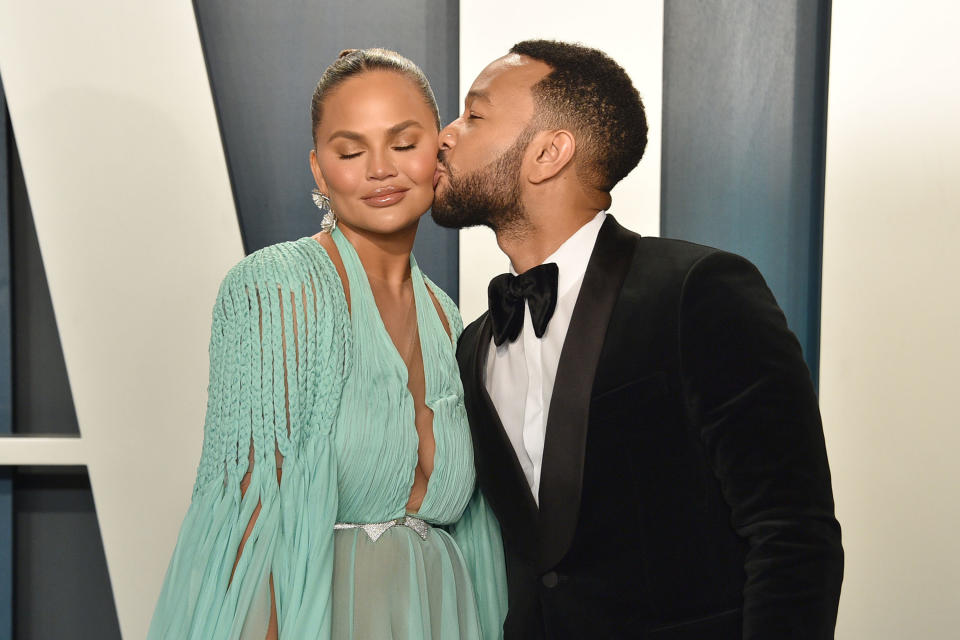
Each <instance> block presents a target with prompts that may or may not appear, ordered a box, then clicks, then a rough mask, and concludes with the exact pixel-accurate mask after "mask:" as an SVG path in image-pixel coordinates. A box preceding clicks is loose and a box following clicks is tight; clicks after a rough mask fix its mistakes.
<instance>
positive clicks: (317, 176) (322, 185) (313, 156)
mask: <svg viewBox="0 0 960 640" xmlns="http://www.w3.org/2000/svg"><path fill="white" fill-rule="evenodd" d="M310 172H311V173H312V174H313V181H314V182H316V183H317V189H319V190H320V193H322V194H324V195H328V196H329V195H330V194H329V192H328V191H327V181H326V180H324V179H323V173H321V171H320V163H319V162H318V161H317V150H316V149H310Z"/></svg>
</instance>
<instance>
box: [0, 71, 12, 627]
mask: <svg viewBox="0 0 960 640" xmlns="http://www.w3.org/2000/svg"><path fill="white" fill-rule="evenodd" d="M11 137H12V135H11V132H10V117H9V115H8V114H7V103H6V100H5V99H4V96H3V84H2V83H0V436H3V435H4V434H7V433H11V432H12V431H13V354H12V353H11V349H10V345H11V343H12V331H11V329H12V326H11V311H10V303H11V300H10V167H9V153H8V150H7V146H8V144H9V140H10V139H11ZM12 474H13V472H12V470H11V469H8V468H3V467H0V638H9V637H11V636H12V635H13V604H12V603H13V477H12Z"/></svg>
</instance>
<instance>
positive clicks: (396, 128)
mask: <svg viewBox="0 0 960 640" xmlns="http://www.w3.org/2000/svg"><path fill="white" fill-rule="evenodd" d="M410 127H420V128H421V129H422V128H423V125H422V124H420V123H419V122H418V121H416V120H404V121H403V122H401V123H399V124H395V125H393V126H392V127H390V128H389V129H387V136H388V137H392V136H395V135H397V134H398V133H400V132H401V131H404V130H406V129H409V128H410ZM334 138H346V139H347V140H356V141H358V142H363V141H364V140H366V138H365V137H364V136H363V134H360V133H357V132H356V131H347V130H346V129H340V130H338V131H334V132H333V133H331V134H330V137H329V138H327V142H330V141H331V140H333V139H334Z"/></svg>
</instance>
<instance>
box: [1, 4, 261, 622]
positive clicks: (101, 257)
mask: <svg viewBox="0 0 960 640" xmlns="http://www.w3.org/2000/svg"><path fill="white" fill-rule="evenodd" d="M0 75H2V77H3V83H4V91H5V93H6V98H7V103H8V106H9V109H10V117H11V120H12V123H13V131H14V135H15V136H16V141H17V147H18V149H19V152H20V158H21V161H22V164H23V173H24V178H25V180H26V185H27V191H28V192H29V196H30V204H31V207H32V209H33V217H34V222H35V224H36V229H37V235H38V237H39V241H40V250H41V253H42V256H43V263H44V268H45V270H46V275H47V280H48V282H49V285H50V294H51V297H52V299H53V308H54V313H55V314H56V319H57V326H58V329H59V333H60V340H61V344H62V346H63V355H64V359H65V361H66V366H67V374H68V376H69V378H70V387H71V390H72V392H73V401H74V405H75V407H76V411H77V419H78V420H79V424H80V438H42V439H26V438H18V439H12V440H10V439H8V440H5V441H3V442H2V443H0V444H2V446H0V464H85V465H87V467H88V469H89V474H90V483H91V486H92V489H93V497H94V502H95V504H96V511H97V519H98V521H99V525H100V533H101V535H102V537H103V546H104V551H105V553H106V559H107V567H108V569H109V573H110V581H111V584H112V587H113V595H114V599H115V601H116V605H117V614H118V616H119V620H120V630H121V633H122V634H123V637H125V638H143V637H145V636H146V632H147V625H148V623H149V620H150V616H151V614H152V612H153V606H154V604H155V603H156V599H157V595H158V594H159V591H160V583H161V581H162V579H163V574H164V571H165V570H166V566H167V562H168V561H169V559H170V554H171V552H172V550H173V545H174V543H175V541H176V537H177V531H178V530H179V527H180V522H181V521H182V520H183V516H184V514H185V513H186V510H187V505H188V504H189V501H190V490H191V486H192V483H193V479H194V477H195V475H196V465H197V461H198V460H199V457H200V443H201V439H202V436H203V429H202V426H203V413H204V406H205V402H206V387H207V357H206V352H207V341H208V338H209V332H210V318H211V309H212V308H213V300H214V298H215V296H216V293H217V285H218V283H219V281H220V279H221V278H222V277H223V275H224V274H225V273H226V270H227V269H228V268H229V267H230V265H232V264H233V263H234V262H236V261H237V260H239V259H240V258H241V257H243V247H242V244H241V240H240V231H239V226H238V223H237V216H236V213H235V211H234V206H233V198H232V196H231V191H230V183H229V179H228V176H227V169H226V163H225V160H224V156H223V149H222V146H221V143H220V134H219V131H218V127H217V122H216V117H215V114H214V108H213V100H212V97H211V94H210V85H209V83H208V81H207V73H206V67H205V65H204V60H203V55H202V53H201V50H200V39H199V36H198V33H197V26H196V20H195V19H194V14H193V6H192V4H191V3H190V2H189V0H167V1H164V2H155V3H145V2H137V3H128V2H125V1H124V0H114V1H111V0H89V1H87V2H81V3H77V2H73V1H72V0H62V1H60V2H43V3H40V2H17V1H15V0H3V1H2V2H0ZM55 613H56V612H50V614H51V615H55Z"/></svg>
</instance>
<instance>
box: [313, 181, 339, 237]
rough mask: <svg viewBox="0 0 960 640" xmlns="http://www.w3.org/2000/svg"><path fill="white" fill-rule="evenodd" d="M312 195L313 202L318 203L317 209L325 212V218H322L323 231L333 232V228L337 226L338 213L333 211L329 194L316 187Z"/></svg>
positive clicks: (321, 226) (321, 227)
mask: <svg viewBox="0 0 960 640" xmlns="http://www.w3.org/2000/svg"><path fill="white" fill-rule="evenodd" d="M312 195H313V204H315V205H317V209H320V211H322V212H323V219H322V220H320V229H321V231H323V232H324V233H333V230H334V229H336V227H337V214H335V213H334V212H333V207H331V206H330V198H329V197H328V196H327V194H325V193H321V192H320V190H319V189H314V190H313V192H312Z"/></svg>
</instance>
